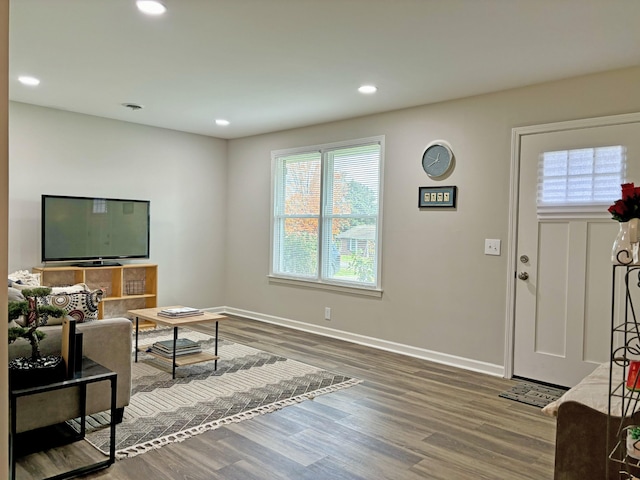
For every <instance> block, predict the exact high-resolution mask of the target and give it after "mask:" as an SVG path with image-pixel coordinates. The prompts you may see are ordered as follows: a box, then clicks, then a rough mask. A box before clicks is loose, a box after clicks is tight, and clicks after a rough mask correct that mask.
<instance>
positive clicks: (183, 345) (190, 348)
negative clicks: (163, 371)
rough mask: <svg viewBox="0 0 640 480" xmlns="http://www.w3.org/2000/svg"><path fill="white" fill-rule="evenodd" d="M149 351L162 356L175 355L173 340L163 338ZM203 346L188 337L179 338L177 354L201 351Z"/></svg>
mask: <svg viewBox="0 0 640 480" xmlns="http://www.w3.org/2000/svg"><path fill="white" fill-rule="evenodd" d="M149 351H151V352H153V353H156V354H158V355H162V356H168V357H171V356H173V340H162V341H159V342H155V343H154V344H153V345H151V347H150V348H149ZM201 351H202V347H201V346H200V344H199V343H198V342H194V341H193V340H189V339H188V338H178V339H177V340H176V356H179V355H187V354H190V353H200V352H201Z"/></svg>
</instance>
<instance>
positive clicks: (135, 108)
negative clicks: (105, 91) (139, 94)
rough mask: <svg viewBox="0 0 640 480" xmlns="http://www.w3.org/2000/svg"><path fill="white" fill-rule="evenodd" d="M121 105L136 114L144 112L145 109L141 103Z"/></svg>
mask: <svg viewBox="0 0 640 480" xmlns="http://www.w3.org/2000/svg"><path fill="white" fill-rule="evenodd" d="M120 105H122V106H123V107H125V108H128V109H129V110H133V111H134V112H135V111H138V110H142V109H143V108H144V105H140V104H139V103H131V102H126V103H121V104H120Z"/></svg>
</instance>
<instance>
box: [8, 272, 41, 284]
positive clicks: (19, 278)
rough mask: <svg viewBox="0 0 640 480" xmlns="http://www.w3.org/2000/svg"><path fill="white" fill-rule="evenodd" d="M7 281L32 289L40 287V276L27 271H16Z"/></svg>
mask: <svg viewBox="0 0 640 480" xmlns="http://www.w3.org/2000/svg"><path fill="white" fill-rule="evenodd" d="M9 280H11V281H12V282H17V283H20V284H22V285H29V286H32V287H38V286H40V274H39V273H31V272H29V270H16V271H15V272H13V273H10V274H9Z"/></svg>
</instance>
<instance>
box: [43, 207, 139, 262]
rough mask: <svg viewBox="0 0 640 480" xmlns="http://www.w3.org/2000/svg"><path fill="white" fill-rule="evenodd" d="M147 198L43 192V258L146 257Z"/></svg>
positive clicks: (85, 260) (101, 258)
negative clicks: (100, 196)
mask: <svg viewBox="0 0 640 480" xmlns="http://www.w3.org/2000/svg"><path fill="white" fill-rule="evenodd" d="M149 207H150V202H149V201H148V200H122V199H115V198H94V197H71V196H62V195H42V261H43V262H74V261H83V262H82V265H92V264H93V265H106V264H110V265H113V264H117V262H113V261H111V262H104V260H105V259H106V260H114V259H126V258H149V233H150V232H149V218H150V217H149Z"/></svg>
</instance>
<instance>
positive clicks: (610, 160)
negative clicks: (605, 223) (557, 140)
mask: <svg viewBox="0 0 640 480" xmlns="http://www.w3.org/2000/svg"><path fill="white" fill-rule="evenodd" d="M625 153H626V151H625V148H624V147H623V146H622V145H614V146H605V147H593V148H579V149H574V150H559V151H553V152H544V153H542V155H540V160H539V163H538V198H537V207H538V217H541V218H544V217H557V216H563V217H581V216H590V217H600V216H609V214H608V212H607V208H608V207H609V206H610V205H611V204H612V203H613V201H615V200H616V199H617V198H618V197H619V196H620V185H621V184H622V183H624V180H625V173H626V155H625Z"/></svg>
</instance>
